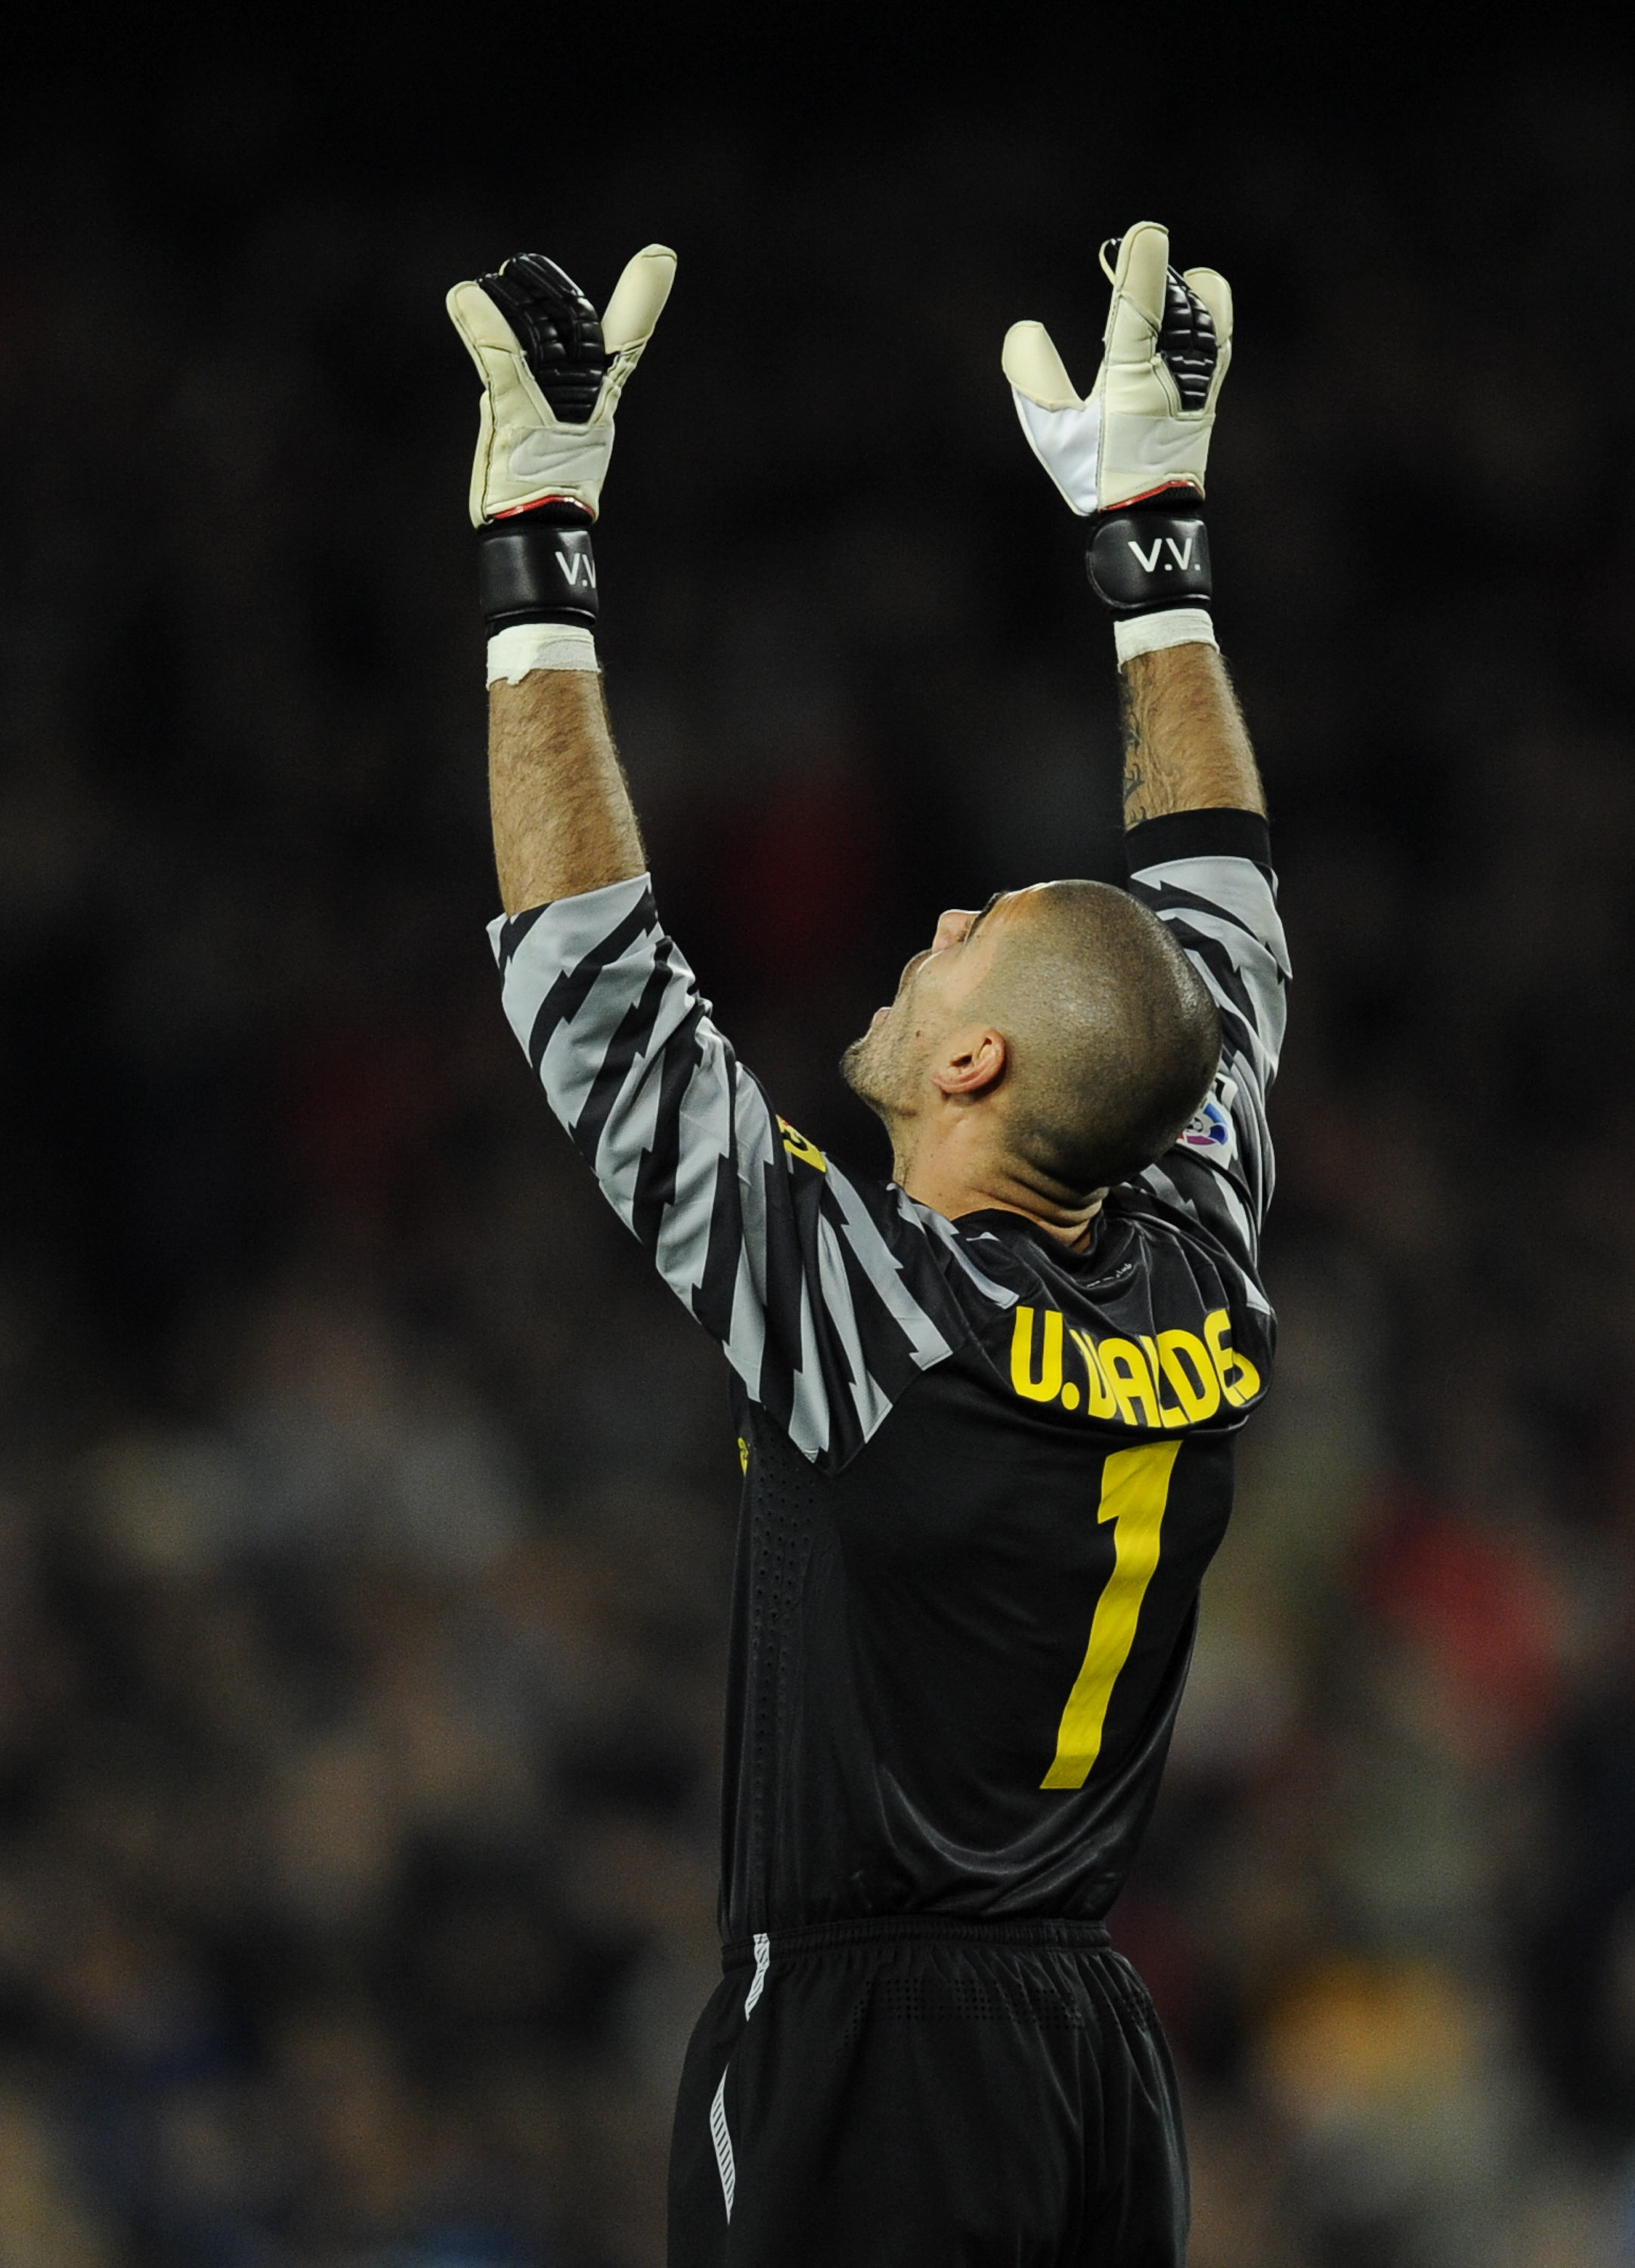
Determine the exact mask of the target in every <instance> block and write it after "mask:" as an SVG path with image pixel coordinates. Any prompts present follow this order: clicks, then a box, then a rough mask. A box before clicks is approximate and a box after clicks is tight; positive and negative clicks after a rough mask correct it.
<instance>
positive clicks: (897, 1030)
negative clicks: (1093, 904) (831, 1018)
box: [840, 891, 1027, 1126]
mask: <svg viewBox="0 0 1635 2268" xmlns="http://www.w3.org/2000/svg"><path fill="white" fill-rule="evenodd" d="M1026 895H1027V893H1026V892H1025V891H1011V892H1008V893H1007V892H1005V891H996V893H995V894H994V895H993V896H992V897H991V898H990V899H989V901H988V902H987V904H986V905H985V906H983V909H982V910H981V911H980V912H979V913H972V912H970V911H969V910H968V909H965V908H955V909H952V910H951V911H949V912H947V913H945V914H944V915H943V917H942V918H941V920H940V921H939V923H938V924H937V934H936V936H935V937H934V938H933V939H932V941H931V944H930V946H928V947H927V949H926V950H925V951H924V953H917V954H915V956H914V958H913V960H912V961H910V962H909V964H908V966H907V967H906V968H904V970H903V972H902V976H901V977H900V978H899V980H898V983H897V997H896V998H895V1000H894V1001H893V1002H892V1004H891V1005H890V1006H889V1007H888V1008H877V1009H876V1010H875V1011H874V1019H873V1022H872V1023H871V1024H870V1026H869V1027H868V1029H867V1031H866V1032H865V1033H864V1035H863V1036H862V1038H861V1039H860V1040H854V1041H853V1042H852V1043H851V1046H850V1047H849V1048H848V1049H846V1052H845V1054H844V1055H843V1057H841V1063H840V1068H841V1071H842V1074H843V1077H844V1079H845V1081H846V1084H847V1085H848V1086H850V1087H851V1091H852V1093H853V1094H856V1095H858V1097H860V1098H861V1100H862V1101H865V1102H866V1103H867V1104H868V1105H869V1107H870V1108H871V1109H873V1110H877V1111H878V1112H879V1113H880V1116H881V1117H882V1118H883V1119H884V1120H885V1121H886V1123H887V1126H889V1125H891V1124H892V1123H893V1122H894V1121H895V1120H898V1119H901V1118H904V1117H907V1116H912V1114H913V1113H914V1112H915V1111H917V1109H919V1108H922V1107H923V1105H924V1102H925V1101H927V1100H928V1099H929V1097H930V1093H931V1088H930V1081H931V1074H932V1070H933V1069H934V1067H935V1064H936V1062H937V1060H938V1058H939V1056H940V1054H941V1053H942V1052H943V1050H944V1049H946V1045H947V1043H948V1042H949V1040H950V1039H951V1037H952V1036H953V1035H954V1034H955V1033H956V1032H957V1031H958V1029H959V1027H961V1024H965V1023H969V1022H970V1021H971V1020H973V1018H975V1017H976V1015H977V1014H978V1013H980V1012H979V1010H978V1008H977V1006H976V999H977V995H978V993H979V992H980V990H981V988H982V983H983V979H984V977H985V976H987V974H988V972H989V970H990V969H991V967H992V965H993V958H994V954H995V952H996V950H997V949H998V945H999V942H1000V939H1001V938H1002V936H1003V934H1004V932H1005V929H1006V928H1007V927H1008V926H1009V924H1011V923H1012V922H1013V920H1014V919H1015V918H1016V914H1017V909H1018V906H1019V904H1020V901H1021V900H1022V899H1023V898H1025V897H1026Z"/></svg>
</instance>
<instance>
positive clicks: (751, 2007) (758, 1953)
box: [744, 1931, 772, 2016]
mask: <svg viewBox="0 0 1635 2268" xmlns="http://www.w3.org/2000/svg"><path fill="white" fill-rule="evenodd" d="M771 1958H772V1940H771V1939H770V1937H768V1936H767V1935H766V1933H764V1931H757V1933H756V1934H755V1975H754V1976H753V1977H751V1978H750V1980H749V1990H748V1993H747V1994H746V1995H745V1997H744V2014H745V2015H746V2016H752V2015H753V2014H755V2002H756V2001H757V2000H758V1999H760V1998H761V1995H762V1992H765V1990H766V1970H767V1963H768V1962H769V1961H770V1960H771Z"/></svg>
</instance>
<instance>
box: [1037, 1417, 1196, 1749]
mask: <svg viewBox="0 0 1635 2268" xmlns="http://www.w3.org/2000/svg"><path fill="white" fill-rule="evenodd" d="M1180 1447H1181V1444H1180V1442H1179V1441H1154V1442H1153V1443H1152V1444H1151V1445H1150V1446H1148V1447H1145V1448H1140V1449H1115V1450H1114V1452H1113V1454H1112V1455H1111V1456H1110V1457H1109V1458H1108V1461H1107V1462H1106V1464H1105V1465H1103V1467H1102V1468H1101V1506H1100V1508H1099V1510H1098V1512H1097V1514H1096V1517H1097V1519H1098V1520H1103V1521H1107V1520H1110V1521H1112V1523H1113V1572H1112V1573H1111V1574H1110V1575H1109V1576H1108V1579H1107V1588H1106V1589H1105V1590H1104V1591H1103V1592H1102V1594H1101V1597H1100V1598H1099V1599H1098V1600H1097V1601H1096V1602H1095V1614H1094V1617H1093V1618H1092V1621H1091V1624H1090V1643H1089V1645H1088V1646H1086V1648H1085V1660H1084V1667H1083V1668H1082V1669H1081V1670H1080V1671H1079V1675H1078V1676H1077V1677H1076V1678H1075V1679H1074V1681H1073V1690H1072V1692H1071V1693H1070V1694H1069V1695H1068V1697H1067V1706H1066V1708H1065V1709H1064V1710H1063V1712H1062V1724H1061V1729H1060V1731H1059V1732H1058V1733H1057V1736H1056V1762H1055V1763H1054V1764H1052V1765H1051V1766H1050V1769H1049V1771H1048V1772H1046V1774H1045V1776H1044V1778H1043V1779H1042V1780H1041V1782H1040V1783H1039V1785H1040V1786H1041V1787H1082V1786H1084V1784H1085V1782H1086V1779H1088V1778H1089V1777H1090V1768H1091V1766H1092V1765H1093V1764H1094V1762H1095V1760H1096V1758H1097V1757H1098V1756H1100V1755H1101V1731H1102V1727H1104V1726H1105V1724H1106V1723H1107V1705H1108V1702H1109V1701H1110V1700H1111V1699H1112V1697H1113V1688H1114V1686H1115V1684H1116V1683H1117V1681H1118V1673H1119V1671H1120V1670H1121V1669H1122V1668H1123V1666H1124V1664H1125V1663H1126V1662H1127V1661H1129V1659H1130V1649H1131V1646H1133V1645H1134V1644H1135V1640H1136V1624H1137V1623H1138V1622H1139V1620H1140V1618H1141V1602H1142V1600H1143V1599H1144V1598H1145V1596H1146V1587H1147V1585H1148V1584H1149V1583H1150V1582H1151V1581H1152V1580H1153V1569H1154V1568H1155V1567H1156V1566H1157V1565H1158V1546H1159V1536H1160V1531H1161V1529H1162V1528H1163V1525H1164V1507H1165V1506H1166V1505H1167V1503H1168V1501H1169V1476H1170V1474H1171V1473H1172V1472H1173V1471H1174V1469H1175V1457H1176V1454H1177V1453H1178V1452H1179V1450H1180Z"/></svg>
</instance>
